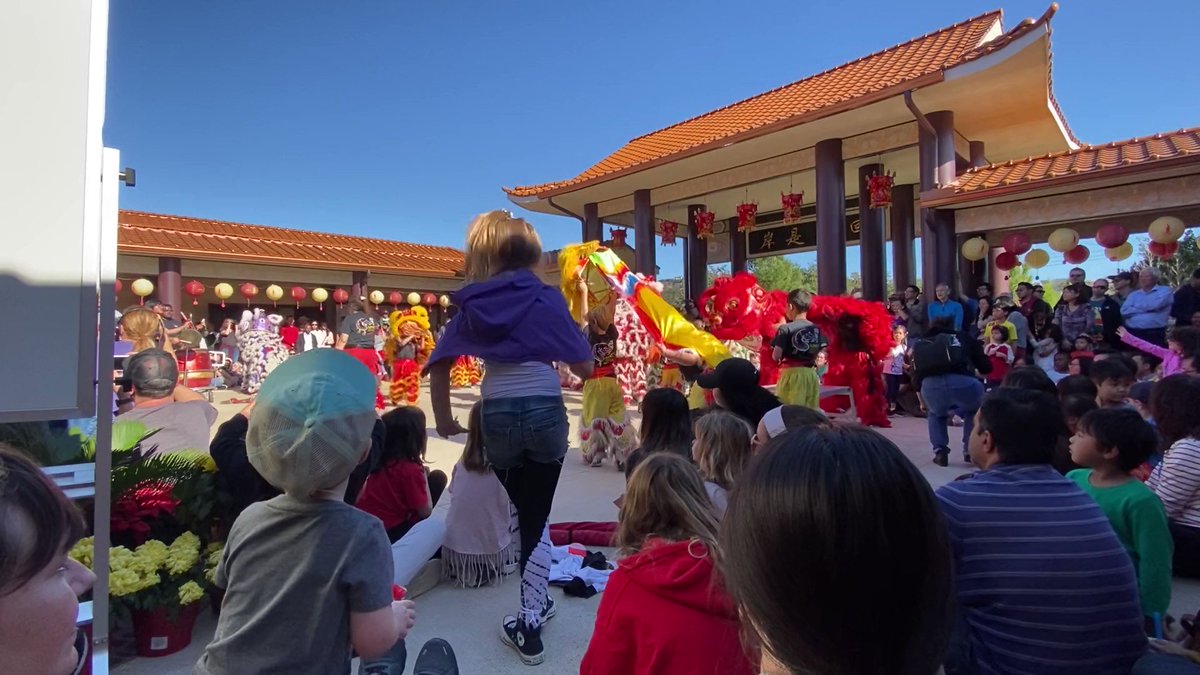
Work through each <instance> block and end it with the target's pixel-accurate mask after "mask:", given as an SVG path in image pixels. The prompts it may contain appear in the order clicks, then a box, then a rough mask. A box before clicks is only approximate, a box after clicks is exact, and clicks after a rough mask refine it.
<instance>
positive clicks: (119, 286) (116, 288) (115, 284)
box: [113, 279, 125, 293]
mask: <svg viewBox="0 0 1200 675" xmlns="http://www.w3.org/2000/svg"><path fill="white" fill-rule="evenodd" d="M124 287H125V286H124V285H123V284H122V283H121V280H120V279H117V280H115V281H113V290H114V291H115V292H117V293H120V292H121V289H122V288H124Z"/></svg>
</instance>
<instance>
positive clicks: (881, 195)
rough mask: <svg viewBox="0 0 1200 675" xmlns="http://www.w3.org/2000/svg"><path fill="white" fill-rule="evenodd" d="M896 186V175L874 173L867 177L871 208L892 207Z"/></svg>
mask: <svg viewBox="0 0 1200 675" xmlns="http://www.w3.org/2000/svg"><path fill="white" fill-rule="evenodd" d="M895 184H896V174H894V173H873V174H871V175H870V176H867V194H868V195H870V198H871V208H873V209H882V208H885V207H888V206H891V205H892V187H893V186H894V185H895Z"/></svg>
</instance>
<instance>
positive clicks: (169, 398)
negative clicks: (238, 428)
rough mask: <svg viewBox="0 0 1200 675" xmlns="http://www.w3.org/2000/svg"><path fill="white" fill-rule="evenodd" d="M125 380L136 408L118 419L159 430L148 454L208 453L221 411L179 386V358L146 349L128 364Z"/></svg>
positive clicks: (146, 442) (146, 446) (146, 449)
mask: <svg viewBox="0 0 1200 675" xmlns="http://www.w3.org/2000/svg"><path fill="white" fill-rule="evenodd" d="M125 377H126V378H128V379H129V382H130V384H131V386H132V393H133V409H131V410H129V411H127V412H123V413H121V414H120V415H119V416H118V419H121V420H137V421H140V422H142V423H144V424H145V425H146V428H147V429H158V430H159V431H158V432H156V433H155V434H154V435H152V436H150V437H148V438H147V439H145V440H144V441H143V442H142V445H143V447H142V450H143V451H144V452H150V451H157V452H178V451H180V450H197V451H199V452H203V453H206V454H207V453H208V441H209V438H210V431H211V429H212V425H213V423H214V422H216V421H217V409H216V408H214V407H213V406H212V404H210V403H209V402H208V401H206V400H204V397H203V396H201V395H200V394H197V393H196V392H194V391H192V390H191V389H188V388H187V387H182V386H179V384H178V383H179V366H178V364H177V362H176V360H175V356H174V355H172V354H168V353H167V352H165V351H163V350H161V349H145V350H142V351H140V352H138V353H136V354H134V355H133V356H130V357H129V358H128V359H127V360H126V362H125Z"/></svg>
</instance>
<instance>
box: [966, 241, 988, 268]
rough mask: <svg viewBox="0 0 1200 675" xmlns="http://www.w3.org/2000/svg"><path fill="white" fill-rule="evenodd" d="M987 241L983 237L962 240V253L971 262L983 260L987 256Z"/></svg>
mask: <svg viewBox="0 0 1200 675" xmlns="http://www.w3.org/2000/svg"><path fill="white" fill-rule="evenodd" d="M987 253H988V243H987V241H985V240H984V238H983V237H971V238H970V239H968V240H966V241H964V242H963V245H962V255H963V257H964V258H966V259H967V260H970V261H971V262H976V261H979V260H983V259H984V258H986V257H987Z"/></svg>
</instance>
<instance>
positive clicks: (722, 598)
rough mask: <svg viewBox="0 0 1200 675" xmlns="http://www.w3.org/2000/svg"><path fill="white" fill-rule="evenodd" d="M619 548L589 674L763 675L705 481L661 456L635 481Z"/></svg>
mask: <svg viewBox="0 0 1200 675" xmlns="http://www.w3.org/2000/svg"><path fill="white" fill-rule="evenodd" d="M617 545H618V546H620V547H621V552H622V553H624V554H625V557H624V558H622V559H621V563H620V565H619V566H618V567H617V569H616V571H614V572H613V573H612V575H611V576H610V577H609V579H608V585H607V586H606V587H605V589H604V597H603V598H602V599H601V600H600V608H599V610H598V612H597V614H596V626H595V629H594V630H593V632H592V641H591V643H590V644H589V645H588V649H587V653H586V654H584V656H583V662H582V663H581V664H580V667H579V672H580V675H602V674H603V675H608V674H613V675H615V674H617V673H620V674H621V675H640V674H643V673H644V674H645V675H650V674H657V673H700V672H705V673H732V674H739V673H746V674H749V673H756V672H758V671H757V670H756V669H755V665H756V664H755V663H754V662H753V661H752V660H751V659H750V658H749V656H748V654H747V653H746V651H745V650H744V649H743V648H742V645H741V642H740V640H739V632H740V628H741V624H740V622H739V620H738V616H737V612H736V610H735V609H734V605H733V601H732V600H731V599H730V597H729V596H728V594H727V593H726V592H725V591H724V588H723V585H722V583H721V581H720V578H719V574H718V572H717V569H716V560H715V558H716V554H717V519H716V516H715V515H714V514H713V512H712V505H711V503H710V502H709V500H708V495H706V494H705V492H704V484H703V481H702V479H701V477H700V472H698V471H697V470H696V467H694V466H692V464H691V463H690V462H688V461H687V460H686V459H684V458H682V457H680V456H678V455H675V454H672V453H663V452H660V453H654V454H652V455H650V456H649V457H647V458H646V459H645V461H643V462H642V463H640V464H639V465H638V467H637V468H636V469H634V471H633V475H632V476H630V479H629V485H628V487H627V489H626V492H625V499H624V501H623V502H622V503H621V515H620V524H619V525H618V528H617Z"/></svg>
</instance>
